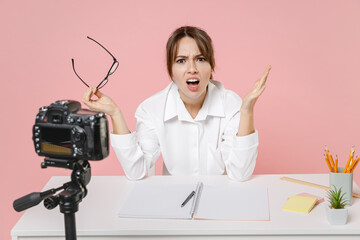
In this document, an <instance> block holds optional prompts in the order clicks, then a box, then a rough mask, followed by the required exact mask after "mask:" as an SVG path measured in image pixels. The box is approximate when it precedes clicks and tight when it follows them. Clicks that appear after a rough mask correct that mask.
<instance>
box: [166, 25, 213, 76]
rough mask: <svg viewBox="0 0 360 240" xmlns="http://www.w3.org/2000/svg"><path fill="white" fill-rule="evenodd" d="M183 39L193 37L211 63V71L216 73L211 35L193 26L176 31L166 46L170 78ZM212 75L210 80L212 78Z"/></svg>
mask: <svg viewBox="0 0 360 240" xmlns="http://www.w3.org/2000/svg"><path fill="white" fill-rule="evenodd" d="M183 37H191V38H193V39H194V40H195V41H196V44H197V46H198V48H199V50H200V52H201V54H202V55H204V57H205V59H206V61H208V62H209V63H210V66H211V70H213V71H214V68H215V59H214V49H213V46H212V41H211V38H210V37H209V35H208V34H207V33H206V32H205V31H204V30H202V29H200V28H197V27H192V26H183V27H180V28H178V29H176V30H175V31H174V32H173V33H172V34H171V36H170V38H169V40H168V42H167V44H166V63H167V70H168V73H169V76H170V77H171V78H172V65H173V63H174V61H175V59H176V53H177V50H178V47H179V46H178V42H179V40H180V39H182V38H183ZM212 77H213V76H212V74H211V76H210V78H212Z"/></svg>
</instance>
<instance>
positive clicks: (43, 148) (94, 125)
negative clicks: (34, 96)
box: [33, 100, 109, 160]
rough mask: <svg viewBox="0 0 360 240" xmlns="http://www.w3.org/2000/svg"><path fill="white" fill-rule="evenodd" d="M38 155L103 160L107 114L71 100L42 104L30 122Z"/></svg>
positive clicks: (106, 133)
mask: <svg viewBox="0 0 360 240" xmlns="http://www.w3.org/2000/svg"><path fill="white" fill-rule="evenodd" d="M33 142H34V147H35V151H36V153H37V154H38V155H39V156H46V157H51V158H59V159H74V160H102V159H104V158H106V157H107V156H108V155H109V131H108V121H107V118H106V115H105V114H104V113H101V112H95V111H90V110H88V109H81V104H80V103H79V102H77V101H73V100H59V101H55V102H54V103H52V104H51V105H50V106H45V107H41V108H40V109H39V113H38V114H37V115H36V120H35V124H34V126H33Z"/></svg>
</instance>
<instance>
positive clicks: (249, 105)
mask: <svg viewBox="0 0 360 240" xmlns="http://www.w3.org/2000/svg"><path fill="white" fill-rule="evenodd" d="M270 69H271V66H270V65H269V66H268V67H267V68H266V70H265V72H264V75H263V76H262V78H259V79H258V80H257V81H256V82H255V85H254V88H253V89H252V90H251V91H250V92H249V93H248V94H247V95H246V96H245V97H244V99H243V101H242V105H241V110H240V111H241V112H242V113H249V114H252V113H253V112H254V107H255V103H256V101H257V100H258V98H259V97H260V95H261V94H262V93H263V91H264V90H265V87H266V85H265V83H266V80H267V77H268V75H269V72H270Z"/></svg>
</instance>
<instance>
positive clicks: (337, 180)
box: [330, 167, 353, 205]
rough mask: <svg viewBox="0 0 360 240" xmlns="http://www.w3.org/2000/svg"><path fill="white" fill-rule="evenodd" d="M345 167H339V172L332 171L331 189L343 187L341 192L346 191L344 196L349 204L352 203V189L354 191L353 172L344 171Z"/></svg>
mask: <svg viewBox="0 0 360 240" xmlns="http://www.w3.org/2000/svg"><path fill="white" fill-rule="evenodd" d="M343 171H344V168H342V167H338V172H337V173H334V172H330V189H332V190H334V186H335V187H336V189H337V190H339V189H340V188H341V193H345V195H344V197H345V198H346V200H347V201H348V203H349V205H351V204H352V191H353V174H352V173H343Z"/></svg>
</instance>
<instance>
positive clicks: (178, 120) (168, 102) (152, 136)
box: [110, 80, 259, 181]
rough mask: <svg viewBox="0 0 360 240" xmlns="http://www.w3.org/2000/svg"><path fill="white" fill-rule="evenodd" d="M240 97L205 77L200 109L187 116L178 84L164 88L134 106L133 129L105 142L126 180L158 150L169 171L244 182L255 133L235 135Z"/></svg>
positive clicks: (251, 167) (152, 159) (254, 154)
mask: <svg viewBox="0 0 360 240" xmlns="http://www.w3.org/2000/svg"><path fill="white" fill-rule="evenodd" d="M240 107H241V98H240V97H239V96H238V95H237V94H236V93H234V92H233V91H230V90H226V89H224V87H223V85H222V84H221V83H220V82H217V81H214V80H210V81H209V84H208V91H207V95H206V97H205V101H204V103H203V106H202V108H201V109H200V111H199V113H198V114H197V116H196V118H195V119H193V118H192V117H191V116H190V114H189V112H188V111H187V109H186V108H185V105H184V103H183V101H182V100H181V98H180V95H179V92H178V87H177V85H176V84H175V83H173V82H171V83H170V84H169V85H168V87H166V88H165V89H164V90H162V91H160V92H158V93H157V94H155V95H153V96H152V97H150V98H148V99H146V100H145V101H144V102H143V103H141V104H140V105H139V107H138V109H137V110H136V113H135V117H136V119H137V124H136V132H132V133H130V134H125V135H117V134H113V133H111V134H110V138H111V144H112V146H113V148H114V150H115V153H116V155H117V157H118V159H119V161H120V163H121V165H122V167H123V169H124V172H125V174H126V176H127V177H128V178H129V179H132V180H136V179H141V178H143V177H144V176H145V175H146V173H147V171H148V169H149V168H150V167H152V166H154V164H155V162H156V160H157V159H158V157H159V155H160V153H161V154H162V157H163V160H164V173H168V174H171V175H219V174H226V173H227V175H228V176H229V177H230V178H231V179H234V180H238V181H244V180H246V179H248V178H249V177H250V176H251V174H252V173H253V171H254V168H255V162H256V157H257V146H258V143H259V140H258V133H257V131H256V130H255V133H252V134H250V135H247V136H241V137H238V136H236V134H237V132H238V129H239V121H240Z"/></svg>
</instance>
